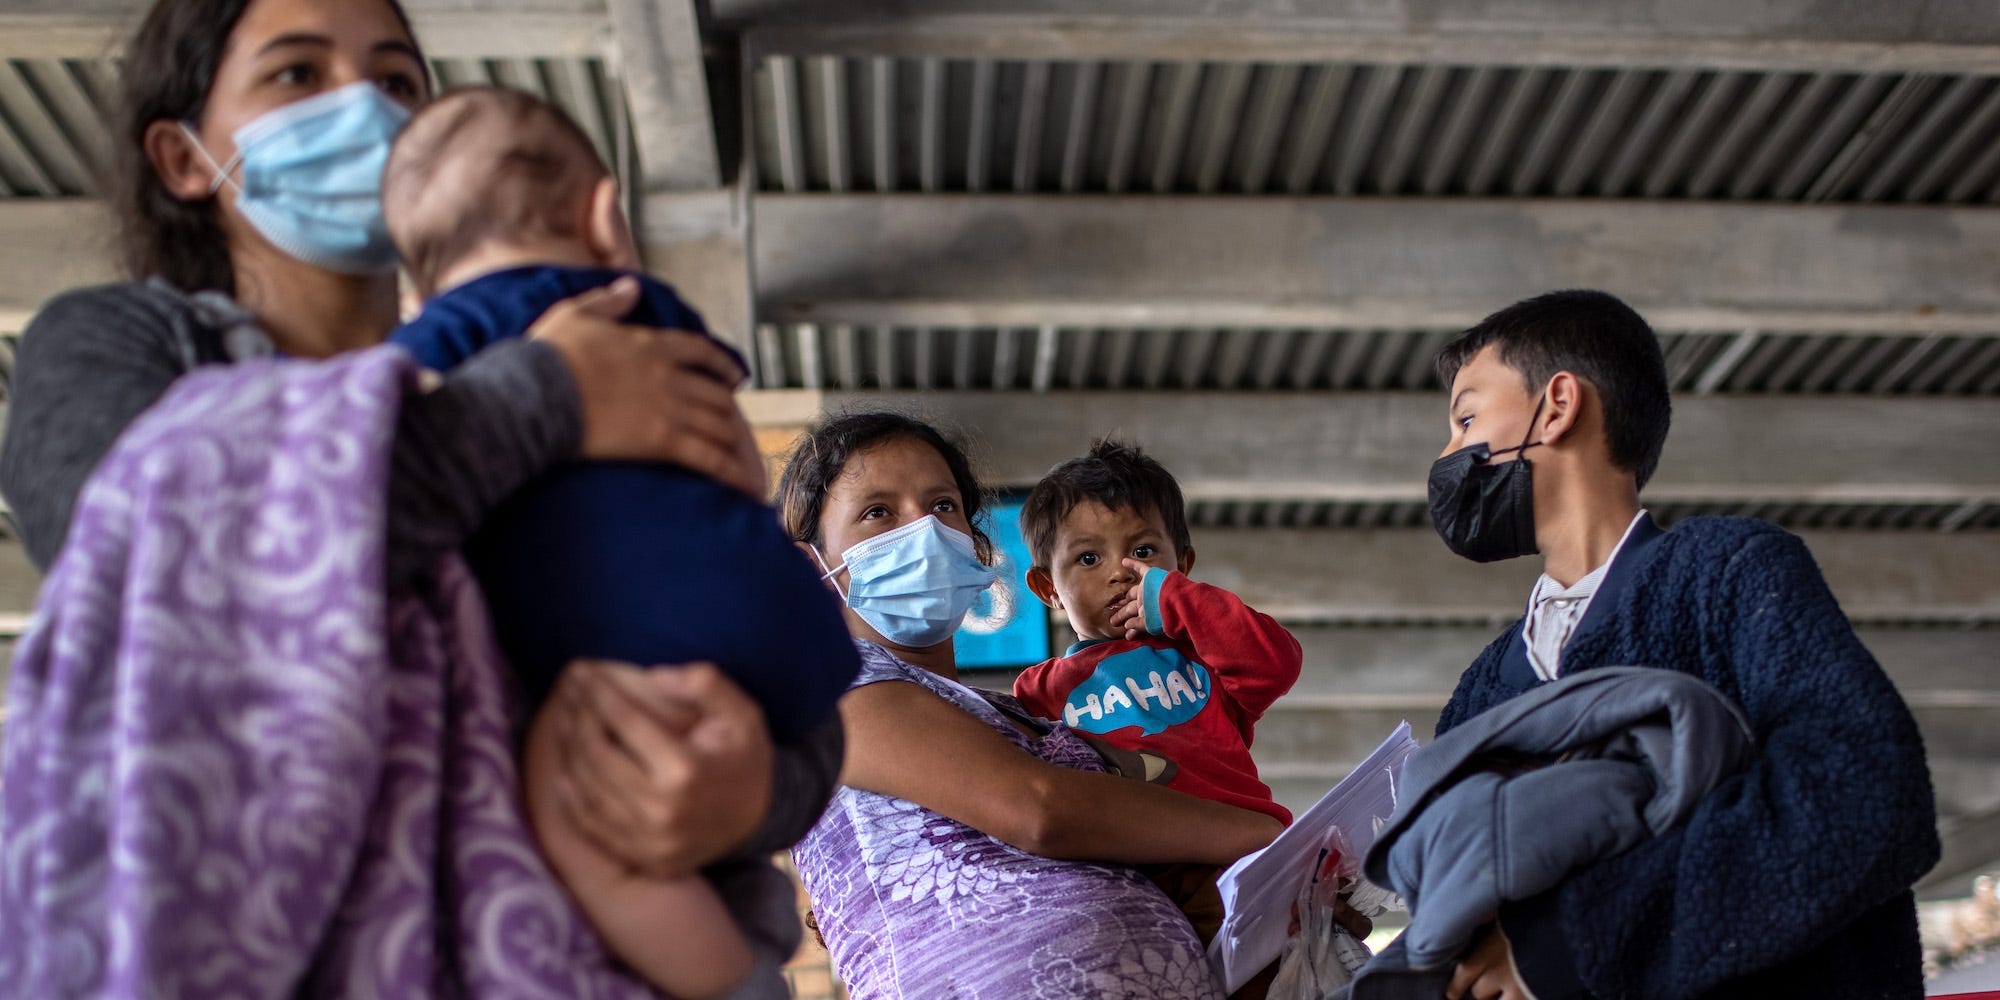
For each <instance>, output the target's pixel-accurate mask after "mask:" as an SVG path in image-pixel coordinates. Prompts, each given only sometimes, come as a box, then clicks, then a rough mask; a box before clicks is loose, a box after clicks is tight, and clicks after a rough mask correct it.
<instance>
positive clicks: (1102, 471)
mask: <svg viewBox="0 0 2000 1000" xmlns="http://www.w3.org/2000/svg"><path fill="white" fill-rule="evenodd" d="M1085 501H1089V502H1092V503H1096V504H1100V505H1102V506H1103V507H1104V508H1105V509H1106V510H1130V511H1134V512H1136V513H1140V514H1147V513H1157V514H1159V515H1160V520H1161V521H1164V522H1166V528H1167V537H1168V539H1169V540H1171V541H1172V542H1173V543H1174V548H1176V549H1178V550H1180V551H1181V552H1182V553H1186V552H1189V551H1192V550H1193V549H1194V538H1193V537H1192V536H1191V535H1189V534H1188V523H1187V503H1186V501H1185V500H1183V499H1182V498H1181V484H1180V483H1179V482H1177V481H1176V480H1175V479H1174V476H1173V473H1171V472H1168V471H1167V468H1166V466H1164V465H1161V464H1160V463H1159V462H1158V461H1156V460H1155V459H1154V458H1153V457H1152V456H1151V455H1148V454H1146V453H1145V452H1143V451H1140V450H1139V446H1138V445H1134V444H1126V443H1124V442H1122V441H1112V440H1109V439H1105V438H1099V439H1098V440H1096V441H1093V442H1091V444H1090V451H1088V452H1086V453H1085V454H1083V455H1080V456H1078V457H1076V458H1072V459H1069V460H1067V461H1064V462H1062V463H1061V464H1059V465H1057V466H1056V467H1055V468H1053V469H1050V470H1049V473H1048V475H1046V476H1043V477H1042V481H1041V482H1039V483H1036V484H1035V488H1034V489H1032V490H1030V491H1028V499H1027V501H1026V502H1025V503H1023V504H1022V505H1021V535H1022V537H1023V538H1025V539H1026V540H1027V542H1028V552H1029V554H1030V555H1031V556H1033V558H1034V560H1035V565H1036V566H1039V567H1041V568H1042V569H1048V568H1049V562H1050V560H1051V559H1053V558H1054V556H1055V548H1056V534H1057V532H1058V531H1059V530H1060V529H1061V528H1062V522H1063V519H1064V518H1066V517H1068V516H1069V513H1070V511H1073V510H1075V509H1076V507H1077V505H1078V504H1081V503H1083V502H1085Z"/></svg>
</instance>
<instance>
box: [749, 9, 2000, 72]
mask: <svg viewBox="0 0 2000 1000" xmlns="http://www.w3.org/2000/svg"><path fill="white" fill-rule="evenodd" d="M1683 6H1685V5H1675V4H1659V3H1655V2H1650V0H1602V2H1594V3H1589V4H1543V5H1535V4H1512V5H1494V4H1460V5H1451V4H1442V5H1440V4H1413V3H1406V2H1390V3H1368V4H1355V3H1327V2H1311V0H1308V2H1304V3H1295V2H1284V0H1253V2H1247V3H1232V4H1228V5H1225V6H1220V7H1219V6H1218V5H1216V4H1214V3H1212V2H1206V0H1160V2H1154V0H1127V2H1116V3H1093V4H1088V5H1080V4H1077V3H1074V2H1071V0H1029V2H1013V0H1005V2H1002V0H931V2H927V3H925V4H922V5H918V6H915V7H913V6H912V5H910V4H907V3H898V2H895V0H845V2H843V3H840V4H801V3H795V2H791V0H717V2H716V3H715V10H716V15H717V19H718V22H719V23H720V24H721V25H722V26H723V27H725V28H729V29H735V30H743V31H747V32H748V33H749V35H750V36H751V37H752V38H753V39H754V40H755V43H756V44H757V45H758V46H759V47H760V48H762V49H764V50H765V51H769V52H774V53H786V54H801V55H805V54H839V55H870V56H874V55H886V56H898V57H920V56H947V57H960V58H979V59H1081V60H1149V61H1166V60H1217V61H1239V60H1240V61H1253V62H1314V61H1317V62H1347V61H1351V62H1367V63H1428V64H1433V65H1477V64H1482V63H1497V64H1501V65H1507V66H1639V67H1658V68H1694V69H1770V70H1788V71H1814V72H1825V71H1839V70H1845V71H1872V72H1932V73H1950V72H1962V73H1985V72H1989V71H1991V69H1992V67H1993V65H1994V64H1995V62H1996V60H2000V31H1997V30H1996V29H1995V22H1994V20H1993V19H1992V18H1991V17H1982V16H1981V12H1980V10H1978V9H1977V5H1937V4H1931V5H1924V4H1846V5H1841V6H1838V7H1835V8H1827V7H1825V6H1818V7H1809V8H1808V7H1800V8H1794V9H1788V10H1785V11H1774V10H1773V9H1772V8H1770V7H1769V6H1756V5H1735V6H1729V5H1708V6H1704V7H1702V8H1701V10H1700V13H1699V15H1691V14H1689V13H1684V12H1682V11H1681V8H1682V7H1683Z"/></svg>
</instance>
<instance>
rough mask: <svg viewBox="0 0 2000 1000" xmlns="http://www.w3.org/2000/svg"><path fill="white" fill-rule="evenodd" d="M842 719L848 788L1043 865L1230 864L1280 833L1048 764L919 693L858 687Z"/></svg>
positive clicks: (1248, 816)
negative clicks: (910, 805) (908, 806)
mask: <svg viewBox="0 0 2000 1000" xmlns="http://www.w3.org/2000/svg"><path fill="white" fill-rule="evenodd" d="M840 716H841V721H842V723H843V724H844V725H845V726H846V727H847V734H848V741H847V747H848V749H847V760H846V766H845V767H844V768H843V769H842V771H841V782H842V783H843V784H848V785H852V786H854V787H856V788H864V789H867V790H869V791H874V792H880V793H882V794H884V795H894V796H896V797H898V798H903V799H908V800H910V801H912V802H915V803H917V804H919V805H922V806H925V807H926V808H929V809H931V810H933V811H935V812H938V813H940V814H942V815H945V816H949V817H951V818H952V819H955V820H958V821H959V822H961V823H964V824H966V825H967V826H970V827H972V828H974V829H976V830H980V831H983V832H985V833H986V834H988V835H990V836H992V837H994V838H995V839H997V840H999V841H1001V842H1003V843H1007V844H1011V845H1013V846H1015V847H1018V848H1020V849H1022V850H1024V851H1029V852H1031V853H1034V854H1040V855H1043V856H1044V857H1051V858H1069V859H1077V860H1096V861H1120V862H1126V863H1144V862H1155V861H1190V862H1201V863H1207V864H1217V865H1226V864H1230V863H1232V862H1234V861H1235V860H1236V859H1238V858H1240V857H1242V856H1243V855H1245V854H1248V853H1250V852H1251V851H1254V850H1257V849H1258V848H1261V847H1263V846H1264V845H1265V844H1268V843H1270V842H1271V840H1272V838H1274V837H1276V836H1277V835H1278V832H1279V831H1280V830H1282V829H1283V826H1282V824H1280V823H1279V822H1278V821H1277V820H1276V819H1274V818H1272V817H1270V816H1266V815H1264V814H1262V813H1257V812H1252V811H1250V810H1248V809H1239V808H1237V807H1235V806H1229V805H1223V804H1222V803H1219V802H1211V801H1209V800H1207V799H1201V798H1196V797H1195V796H1192V795H1188V794H1185V793H1182V792H1177V791H1174V790H1172V789H1169V788H1165V787H1162V786H1159V785H1149V784H1146V783H1144V782H1140V781H1132V780H1130V779H1127V778H1121V777H1118V776H1116V775H1111V774H1100V773H1094V772H1089V771H1077V770H1072V769H1070V768H1065V767H1058V766H1056V765H1053V764H1049V763H1046V762H1044V761H1042V760H1040V759H1038V758H1036V757H1034V756H1032V755H1030V754H1027V753H1023V752H1022V751H1021V749H1020V748H1018V747H1016V746H1015V745H1014V744H1012V743H1010V742H1008V741H1007V739H1006V738H1005V737H1004V736H1002V735H1000V734H999V733H997V732H995V731H994V730H993V729H991V728H990V727H988V726H987V725H986V724H985V723H983V722H980V721H979V720H978V719H975V718H973V717H972V716H970V715H967V714H966V713H965V712H964V711H962V710H960V709H959V708H957V707H956V706H954V705H952V704H950V703H949V702H946V701H945V700H944V699H942V698H939V697H938V696H936V695H934V694H932V693H931V692H929V691H927V690H925V689H923V688H921V687H919V686H917V685H915V684H906V683H898V682H885V683H880V684H870V685H867V686H865V687H860V688H856V689H854V690H852V691H849V692H848V693H847V694H846V696H844V697H843V698H842V699H841V702H840Z"/></svg>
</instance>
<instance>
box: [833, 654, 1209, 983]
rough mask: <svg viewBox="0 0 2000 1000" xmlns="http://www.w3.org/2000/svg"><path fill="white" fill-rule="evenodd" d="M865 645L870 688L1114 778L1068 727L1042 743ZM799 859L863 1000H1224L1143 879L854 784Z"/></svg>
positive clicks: (969, 696)
mask: <svg viewBox="0 0 2000 1000" xmlns="http://www.w3.org/2000/svg"><path fill="white" fill-rule="evenodd" d="M856 645H858V646H859V647H860V649H861V673H860V675H859V676H858V677H856V678H855V681H854V686H855V687H861V686H863V685H867V684H877V683H882V682H885V681H900V682H903V683H909V684H917V685H921V686H922V687H924V688H925V689H926V690H928V691H930V692H931V693H933V694H935V695H937V696H938V697H940V698H943V699H944V700H946V701H948V702H950V703H952V704H953V705H956V706H958V707H959V708H961V709H963V710H964V711H965V712H967V713H969V714H970V715H972V716H974V717H975V718H978V719H979V720H980V721H982V722H985V723H986V724H987V725H989V726H992V727H993V728H994V730H996V731H998V732H1000V733H1003V734H1005V735H1006V737H1007V738H1008V739H1010V740H1012V741H1013V742H1014V743H1015V745H1017V746H1019V747H1020V748H1021V749H1023V750H1026V751H1027V752H1029V753H1032V754H1034V755H1036V756H1037V757H1040V758H1041V759H1042V760H1045V761H1048V762H1049V763H1051V764H1056V765H1059V766H1062V767H1073V768H1077V769H1079V770H1086V771H1101V770H1103V769H1104V765H1103V763H1102V761H1101V760H1100V759H1099V758H1098V756H1097V753H1096V751H1094V750H1092V749H1091V748H1090V746H1089V745H1088V744H1086V743H1084V742H1083V740H1082V739H1080V738H1079V737H1077V735H1076V734H1075V733H1073V732H1071V731H1070V730H1069V729H1068V728H1067V727H1065V726H1061V725H1057V726H1055V728H1054V729H1053V731H1051V732H1050V733H1049V734H1048V735H1046V736H1044V737H1042V738H1041V739H1039V740H1035V739H1030V738H1029V737H1027V736H1024V735H1023V734H1022V733H1021V732H1020V730H1019V729H1017V728H1015V727H1014V726H1013V725H1012V724H1010V723H1009V722H1008V721H1007V719H1006V717H1005V716H1004V715H1002V714H1001V713H1000V712H999V710H997V709H995V708H994V707H993V706H992V705H990V704H988V703H987V701H986V700H985V699H984V698H982V697H981V696H980V695H979V694H978V693H976V692H974V691H973V690H972V689H971V688H968V687H966V686H964V685H962V684H959V683H956V682H954V681H950V680H946V679H945V678H942V677H939V676H937V675H935V674H933V673H930V672H929V671H927V670H922V669H919V668H917V667H912V666H910V665H909V664H906V663H904V662H902V661H901V660H898V659H896V658H895V657H894V656H891V655H890V654H889V653H888V652H887V651H886V650H884V649H882V648H881V647H879V646H875V645H873V644H872V643H866V642H858V643H856ZM793 858H794V860H795V861H796V862H797V865H798V869H799V873H800V875H801V876H802V877H803V878H804V880H805V885H806V890H807V892H809V893H810V894H811V895H812V899H813V910H814V912H815V914H816V915H817V917H818V919H819V927H820V932H821V934H822V935H823V936H824V937H825V938H826V944H827V948H828V950H829V951H831V952H832V954H833V963H834V968H835V970H836V971H837V972H838V973H839V974H840V977H841V979H842V980H843V981H844V982H845V983H846V984H847V988H848V990H849V991H850V992H851V993H852V994H853V995H854V996H855V997H857V998H863V1000H868V998H876V997H896V998H909V1000H933V998H948V997H949V998H991V1000H1016V998H1025V997H1050V998H1056V997H1060V998H1064V1000H1068V998H1091V997H1132V998H1149V1000H1150V998H1160V1000H1175V998H1214V1000H1220V997H1221V996H1222V992H1221V990H1220V988H1219V987H1218V986H1217V984H1216V982H1215V978H1214V973H1213V972H1211V971H1210V968H1209V964H1208V960H1207V958H1206V957H1205V955H1204V953H1203V950H1202V947H1201V942H1200V941H1199V940H1197V939H1196V937H1195V934H1194V930H1193V929H1192V928H1191V927H1189V926H1188V922H1187V919H1186V918H1185V917H1183V916H1182V915H1181V913H1180V911H1179V910H1177V909H1175V907H1174V905H1173V903H1172V902H1170V901H1169V900H1168V899H1167V897H1166V896H1165V895H1164V894H1162V893H1161V892H1160V891H1159V890H1158V889H1156V888H1154V886H1153V884H1152V883H1150V882H1148V881H1146V880H1145V879H1144V878H1142V877H1141V876H1140V875H1139V874H1138V873H1136V872H1134V871H1132V870H1131V869H1129V868H1123V867H1118V866H1109V865H1095V864H1085V863H1082V862H1075V861H1057V860H1053V859H1050V858H1044V857H1040V856H1038V855H1034V854H1029V853H1027V852H1025V851H1021V850H1018V849H1016V848H1013V847H1009V846H1008V845H1006V844H1003V843H1001V842H1000V841H998V840H995V839H993V838H992V837H989V836H987V835H986V834H984V833H981V832H979V831H978V830H975V829H973V828H971V827H969V826H966V825H965V824H963V823H959V822H957V821H955V820H951V819H947V818H945V817H943V816H940V815H938V814H937V813H935V812H932V811H931V810H929V809H926V808H924V807H923V806H920V805H917V804H916V803H914V802H910V801H907V800H904V799H898V798H892V797H890V796H887V795H881V794H878V793H875V792H865V791H861V790H860V789H856V788H849V787H846V786H842V787H841V788H840V790H839V791H838V792H837V793H836V794H835V795H834V798H833V802H832V803H831V804H830V805H828V806H827V811H826V815H824V816H822V817H821V818H820V821H819V823H818V825H816V826H814V827H813V829H812V832H811V833H808V834H807V835H806V838H805V840H803V841H801V842H800V843H799V846H798V847H797V848H795V849H794V851H793Z"/></svg>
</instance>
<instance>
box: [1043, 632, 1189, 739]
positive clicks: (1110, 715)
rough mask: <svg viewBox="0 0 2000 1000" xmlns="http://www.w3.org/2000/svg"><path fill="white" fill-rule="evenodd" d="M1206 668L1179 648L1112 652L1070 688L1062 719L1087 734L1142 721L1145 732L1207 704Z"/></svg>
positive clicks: (1158, 729) (1185, 717) (1159, 729)
mask: <svg viewBox="0 0 2000 1000" xmlns="http://www.w3.org/2000/svg"><path fill="white" fill-rule="evenodd" d="M1210 690H1211V688H1210V685H1209V680H1208V668H1207V667H1204V666H1202V665H1201V664H1199V663H1196V662H1194V661H1193V660H1190V659H1188V658H1187V657H1185V656H1183V655H1181V653H1180V651H1179V650H1175V649H1161V648H1159V647H1157V646H1138V647H1134V648H1132V649H1128V650H1126V651H1125V652H1122V653H1113V654H1112V655H1110V656H1107V657H1105V658H1104V660H1103V662H1101V663H1099V664H1098V665H1097V669H1096V670H1094V671H1092V672H1091V674H1090V676H1089V677H1088V678H1085V679H1084V681H1083V683H1081V684H1078V685H1077V686H1076V687H1075V688H1074V689H1073V690H1071V691H1070V693H1069V704H1067V705H1064V706H1063V721H1064V722H1066V723H1068V724H1069V725H1070V727H1071V728H1073V729H1081V730H1083V731H1084V732H1087V733H1108V732H1111V731H1113V730H1116V729H1124V728H1125V727H1127V726H1138V727H1139V730H1140V732H1143V733H1144V734H1146V735H1147V736H1153V735H1156V734H1158V733H1161V732H1163V731H1165V730H1166V729H1167V727H1169V726H1177V725H1179V724H1181V723H1183V722H1186V721H1187V720H1189V719H1192V718H1194V717H1195V716H1196V715H1197V714H1199V713H1200V712H1201V710H1202V708H1203V706H1206V705H1207V704H1208V694H1209V691H1210Z"/></svg>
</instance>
